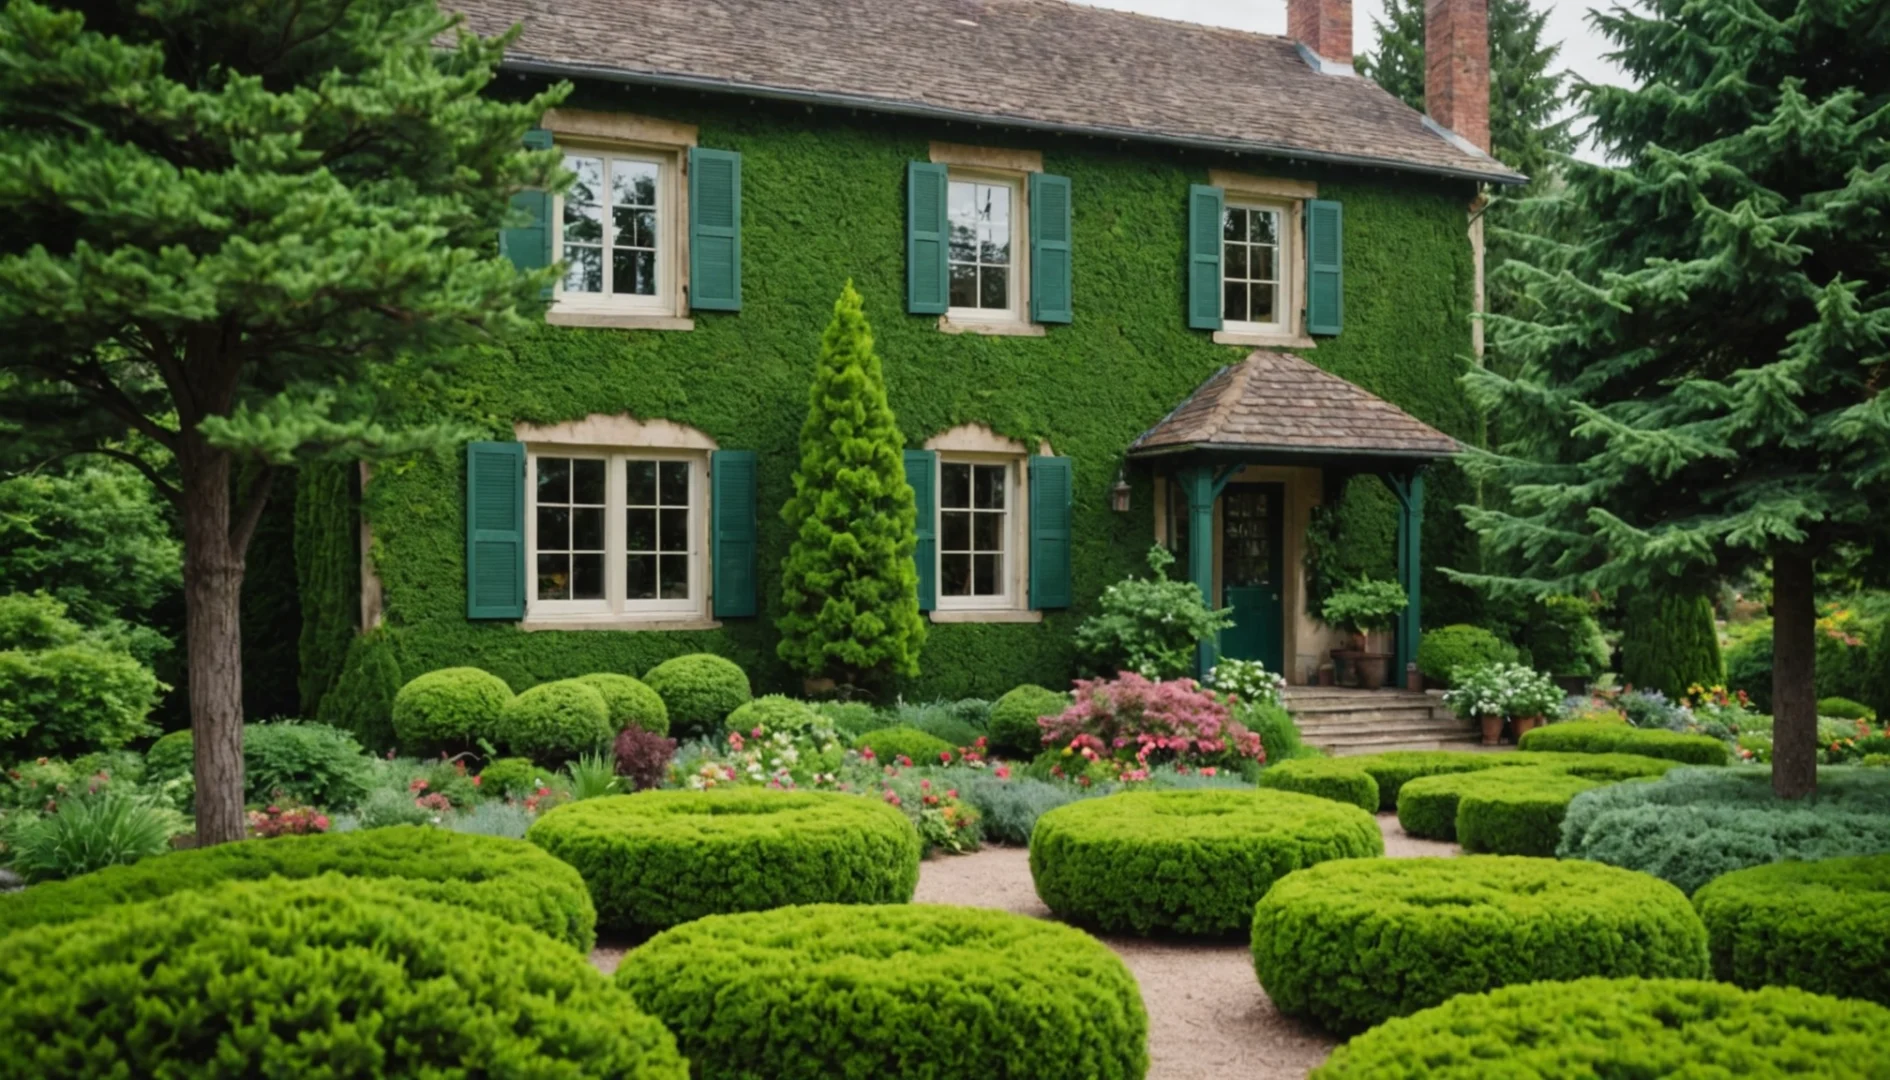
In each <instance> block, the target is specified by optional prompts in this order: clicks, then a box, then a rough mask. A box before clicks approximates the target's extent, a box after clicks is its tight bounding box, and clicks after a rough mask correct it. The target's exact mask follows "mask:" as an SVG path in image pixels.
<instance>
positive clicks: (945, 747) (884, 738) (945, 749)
mask: <svg viewBox="0 0 1890 1080" xmlns="http://www.w3.org/2000/svg"><path fill="white" fill-rule="evenodd" d="M853 748H854V749H855V750H871V751H873V756H874V757H876V758H878V759H879V760H880V761H883V762H886V763H887V764H891V763H892V762H894V761H896V760H898V759H899V758H901V757H904V758H908V759H910V760H911V761H912V763H913V764H914V765H937V764H938V763H939V760H940V759H939V755H940V754H949V753H951V752H952V750H953V749H954V748H953V746H952V744H951V743H948V742H946V741H945V740H944V739H941V738H939V737H937V736H936V735H927V734H926V733H925V732H923V731H920V730H919V729H918V728H909V727H893V728H881V729H880V730H878V731H869V732H867V733H866V734H864V735H862V736H860V737H859V738H857V739H855V740H853Z"/></svg>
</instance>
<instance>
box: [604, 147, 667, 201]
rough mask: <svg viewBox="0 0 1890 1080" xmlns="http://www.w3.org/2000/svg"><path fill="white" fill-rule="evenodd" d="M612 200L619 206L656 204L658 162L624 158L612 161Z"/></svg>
mask: <svg viewBox="0 0 1890 1080" xmlns="http://www.w3.org/2000/svg"><path fill="white" fill-rule="evenodd" d="M610 201H611V202H612V203H614V204H616V205H618V206H655V205H656V163H655V162H653V161H625V160H623V159H622V158H617V159H614V160H613V161H611V163H610Z"/></svg>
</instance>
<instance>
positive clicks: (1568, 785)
mask: <svg viewBox="0 0 1890 1080" xmlns="http://www.w3.org/2000/svg"><path fill="white" fill-rule="evenodd" d="M1600 786H1602V785H1601V782H1600V781H1598V780H1589V779H1586V778H1584V777H1580V776H1573V775H1570V774H1568V773H1560V772H1552V771H1547V770H1544V771H1543V772H1542V773H1540V774H1537V770H1535V769H1499V770H1496V771H1493V772H1486V773H1478V774H1476V775H1475V776H1474V778H1473V781H1472V782H1471V783H1469V784H1466V785H1465V786H1464V787H1463V788H1461V789H1460V790H1461V794H1460V795H1459V796H1458V799H1457V843H1459V844H1461V845H1463V849H1464V850H1465V851H1473V852H1483V853H1486V854H1490V855H1536V856H1541V857H1544V858H1547V857H1552V856H1554V855H1555V846H1556V844H1558V843H1559V842H1560V841H1561V839H1562V816H1563V815H1564V814H1566V813H1567V812H1568V804H1569V800H1570V799H1573V798H1574V797H1575V796H1577V795H1579V794H1581V793H1582V792H1584V791H1587V790H1589V789H1590V788H1597V787H1600Z"/></svg>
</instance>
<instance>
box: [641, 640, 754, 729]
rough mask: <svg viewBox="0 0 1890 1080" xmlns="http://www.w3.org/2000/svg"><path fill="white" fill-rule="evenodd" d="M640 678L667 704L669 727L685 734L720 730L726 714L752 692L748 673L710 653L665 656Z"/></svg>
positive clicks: (732, 710) (725, 719) (744, 701)
mask: <svg viewBox="0 0 1890 1080" xmlns="http://www.w3.org/2000/svg"><path fill="white" fill-rule="evenodd" d="M643 681H644V683H645V684H647V685H648V686H649V688H650V689H652V690H654V691H656V692H657V694H658V695H660V696H661V697H662V699H663V704H664V705H666V706H668V707H669V725H670V728H671V730H673V731H675V732H676V733H677V734H679V735H685V736H689V735H713V734H715V733H716V732H719V731H721V730H722V728H723V725H724V723H726V722H727V720H728V714H729V713H732V712H734V711H735V710H736V709H738V708H740V707H741V706H742V705H743V704H745V703H746V702H747V701H748V700H749V698H750V697H752V696H753V695H752V693H751V692H750V691H749V689H748V675H747V673H746V672H744V671H742V669H741V668H739V667H737V666H736V665H735V663H734V662H733V661H730V660H724V659H723V658H721V657H719V656H716V655H714V654H713V653H690V654H688V655H686V656H678V657H674V658H672V659H669V660H665V661H663V662H662V663H660V664H658V665H656V666H655V667H653V668H651V669H650V670H649V671H648V672H646V673H645V674H644V676H643Z"/></svg>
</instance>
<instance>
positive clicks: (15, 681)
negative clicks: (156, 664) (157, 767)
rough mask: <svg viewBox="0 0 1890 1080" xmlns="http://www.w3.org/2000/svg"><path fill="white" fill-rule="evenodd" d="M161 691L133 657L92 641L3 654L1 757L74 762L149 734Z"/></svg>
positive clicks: (0, 662) (0, 669) (154, 678)
mask: <svg viewBox="0 0 1890 1080" xmlns="http://www.w3.org/2000/svg"><path fill="white" fill-rule="evenodd" d="M160 690H161V684H160V683H159V682H158V680H157V676H156V675H153V674H152V673H151V669H150V668H148V667H145V666H144V665H143V664H141V663H139V662H138V660H137V659H136V658H135V657H133V656H131V655H129V654H127V653H124V652H120V651H116V650H114V649H109V648H105V647H103V646H102V645H99V644H96V643H93V642H91V641H81V642H79V643H76V644H72V645H61V646H59V647H58V648H53V649H46V650H43V651H37V652H36V651H31V650H24V649H13V650H7V651H0V759H4V760H6V761H17V760H21V759H24V758H32V757H74V756H77V755H79V754H84V753H89V752H90V751H93V750H100V749H105V750H110V749H116V748H117V747H120V746H124V745H126V744H127V743H130V742H132V741H133V740H135V739H138V738H141V737H143V736H146V735H150V734H152V733H153V732H155V731H156V730H157V729H156V728H154V727H153V726H152V725H151V724H150V723H149V722H148V721H147V720H146V719H145V718H146V717H147V716H149V715H150V713H151V709H152V707H153V706H155V705H156V704H157V701H158V695H159V692H160Z"/></svg>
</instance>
